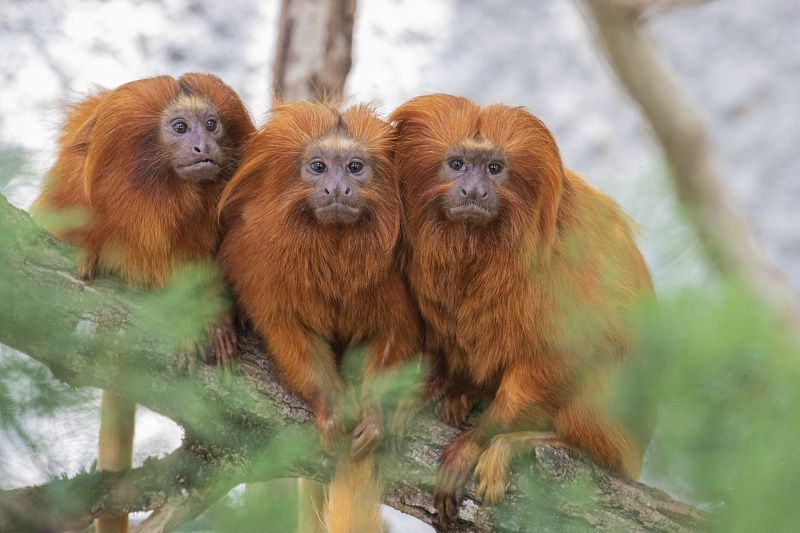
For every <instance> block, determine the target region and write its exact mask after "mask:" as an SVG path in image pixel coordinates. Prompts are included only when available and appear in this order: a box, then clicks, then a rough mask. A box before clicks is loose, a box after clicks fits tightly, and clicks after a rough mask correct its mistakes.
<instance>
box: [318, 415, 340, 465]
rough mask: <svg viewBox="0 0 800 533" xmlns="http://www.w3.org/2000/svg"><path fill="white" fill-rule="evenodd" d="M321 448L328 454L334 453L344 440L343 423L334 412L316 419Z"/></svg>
mask: <svg viewBox="0 0 800 533" xmlns="http://www.w3.org/2000/svg"><path fill="white" fill-rule="evenodd" d="M317 429H318V430H319V435H320V440H321V442H322V449H323V451H324V452H325V453H326V454H328V455H336V454H337V450H340V449H341V446H342V441H343V440H344V439H343V437H344V433H345V432H344V423H343V422H342V419H341V418H340V417H339V415H337V414H336V413H332V414H330V415H328V416H325V417H324V418H321V419H318V420H317Z"/></svg>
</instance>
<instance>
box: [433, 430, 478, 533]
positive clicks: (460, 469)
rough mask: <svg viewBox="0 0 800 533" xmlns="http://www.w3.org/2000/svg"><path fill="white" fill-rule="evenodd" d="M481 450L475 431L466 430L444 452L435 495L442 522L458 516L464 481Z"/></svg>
mask: <svg viewBox="0 0 800 533" xmlns="http://www.w3.org/2000/svg"><path fill="white" fill-rule="evenodd" d="M480 452H481V449H480V445H479V444H478V441H477V439H476V436H475V435H474V433H473V432H472V431H465V432H464V433H462V434H461V435H460V436H459V437H458V438H457V439H456V440H455V441H454V442H453V443H452V444H451V445H450V447H449V448H448V449H447V451H446V452H445V453H444V456H443V457H442V466H441V467H440V468H439V474H438V476H437V480H436V491H435V492H434V495H433V501H434V505H435V506H436V512H437V514H438V516H439V521H440V522H441V523H445V522H446V521H447V520H453V519H455V518H456V517H457V516H458V501H459V500H460V499H461V493H462V491H463V488H464V483H466V482H467V478H468V477H469V474H470V472H471V471H472V467H473V466H474V465H475V461H476V460H477V458H478V455H480Z"/></svg>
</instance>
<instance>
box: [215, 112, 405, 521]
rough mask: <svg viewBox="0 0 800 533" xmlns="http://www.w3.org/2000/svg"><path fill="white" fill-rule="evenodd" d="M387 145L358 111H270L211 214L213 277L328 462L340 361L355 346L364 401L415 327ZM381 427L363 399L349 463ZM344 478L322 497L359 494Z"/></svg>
mask: <svg viewBox="0 0 800 533" xmlns="http://www.w3.org/2000/svg"><path fill="white" fill-rule="evenodd" d="M393 142H394V132H393V130H392V128H391V126H389V125H388V124H387V123H386V122H384V121H382V120H380V119H379V118H378V117H377V116H376V115H375V113H374V111H373V110H372V109H370V108H369V107H367V106H363V105H362V106H354V107H350V108H348V109H340V108H339V107H338V106H334V105H327V104H319V103H310V102H296V103H285V104H279V105H277V106H276V107H275V108H274V109H273V110H272V114H271V118H270V119H269V120H268V122H267V123H266V124H265V125H264V126H263V127H262V128H261V129H260V130H259V132H258V133H257V134H256V136H255V137H253V139H252V141H251V142H250V143H248V145H247V148H246V150H245V153H244V155H243V159H242V165H241V167H240V168H239V170H238V171H237V172H236V174H235V175H234V176H233V178H232V179H231V181H230V183H229V184H228V186H227V187H226V189H225V192H224V193H223V196H222V200H221V201H220V209H221V210H222V213H223V218H224V219H225V220H226V221H228V222H227V224H228V226H229V229H228V230H227V233H226V236H225V238H224V242H223V244H222V248H221V250H220V254H219V258H220V264H221V266H222V269H223V273H224V274H225V277H226V278H227V279H228V280H229V282H230V283H231V285H232V286H233V288H234V290H235V292H236V294H237V298H238V303H239V305H240V307H241V309H242V310H243V311H244V313H245V314H246V316H247V317H248V318H249V319H250V320H251V321H252V323H253V324H254V326H255V327H256V329H257V330H258V331H259V333H260V334H261V335H262V336H263V338H264V340H265V341H266V345H267V348H268V352H269V354H270V355H271V357H272V358H273V359H274V361H275V363H276V366H277V369H278V371H279V374H280V376H281V377H282V378H283V380H284V382H285V383H286V385H287V386H288V387H289V388H290V389H291V390H292V391H293V392H295V393H296V394H298V395H299V396H300V397H302V398H303V399H304V400H306V401H307V402H308V404H309V405H310V407H311V409H312V411H313V415H314V421H315V423H316V425H317V427H318V429H319V431H320V434H321V436H322V441H323V444H324V445H325V447H326V448H327V449H328V450H332V449H335V448H337V446H336V442H337V441H339V440H341V436H342V434H343V420H342V415H341V413H340V412H339V408H338V407H337V403H336V398H337V395H338V394H339V393H340V392H341V390H342V385H341V380H340V377H339V373H338V366H339V363H340V362H341V359H342V355H343V353H344V351H345V349H346V348H347V347H348V346H349V345H352V344H354V343H365V344H366V346H367V356H366V362H365V368H364V380H365V382H366V384H367V385H366V386H365V387H364V390H366V391H369V386H368V384H369V382H370V381H371V380H373V378H375V377H376V375H377V374H378V373H380V372H382V371H388V370H392V369H395V368H397V367H398V366H399V365H400V364H401V363H403V362H404V361H406V360H408V359H409V358H410V357H411V356H412V355H414V354H415V353H416V351H417V349H418V346H419V319H418V315H417V312H416V309H415V307H414V304H413V302H412V300H411V297H410V294H409V292H408V289H407V287H406V285H405V283H404V281H403V278H402V276H401V275H400V273H399V268H398V266H397V262H398V257H397V256H398V245H399V237H400V225H401V205H400V194H399V190H398V185H397V180H396V177H395V173H394V167H393V161H392V155H393ZM383 428H384V423H383V415H382V413H381V409H380V405H379V402H378V399H377V398H374V397H371V395H370V393H369V392H366V393H365V394H362V397H361V413H360V417H359V420H358V422H357V423H356V425H355V428H354V429H353V431H352V440H351V442H350V446H349V448H350V453H349V455H351V456H352V457H353V458H354V459H355V460H360V459H362V458H364V457H366V456H368V454H369V452H370V451H371V450H372V449H373V448H374V447H375V446H376V445H377V444H378V442H379V441H380V438H381V436H382V434H383V432H384V429H383ZM366 460H370V459H369V458H367V459H366ZM344 461H350V459H346V460H344ZM342 465H343V463H340V471H341V470H342ZM351 466H352V467H351V468H346V469H345V470H347V472H346V474H347V475H344V474H341V475H340V474H337V475H336V476H335V479H334V482H333V483H332V487H333V488H332V489H331V490H332V492H335V493H337V494H342V496H345V497H350V496H355V494H353V493H354V492H357V491H358V489H361V490H362V491H363V490H364V489H365V488H366V487H365V486H360V487H359V486H355V487H353V486H352V485H350V482H347V483H343V482H341V480H342V479H354V478H353V472H354V471H355V469H360V470H361V471H362V472H368V473H369V472H371V469H370V468H363V464H359V465H357V464H355V463H354V465H351ZM370 475H371V474H370ZM337 480H339V481H338V482H337ZM353 483H355V482H353ZM361 483H367V482H361ZM346 486H350V487H351V490H347V489H346V488H345V487H346ZM342 489H344V490H342ZM373 496H375V495H373ZM332 499H336V498H335V497H333V496H332ZM348 505H350V504H344V503H342V504H341V505H339V504H338V503H337V502H333V503H331V504H330V508H329V512H328V513H327V519H326V520H327V524H328V527H330V528H331V530H334V531H342V530H344V529H346V527H347V526H344V525H343V524H345V523H347V522H349V520H347V519H345V518H344V517H343V513H345V512H347V511H346V509H347V508H348V507H347V506H348ZM356 507H363V505H356ZM337 513H338V514H337ZM375 517H377V514H375ZM375 520H377V518H375ZM365 523H367V524H369V523H371V524H372V526H370V527H369V529H375V528H376V527H377V526H376V524H375V521H374V520H372V521H370V520H366V521H365V522H362V526H361V527H367V526H365V525H364V524H365ZM373 526H374V527H373ZM362 530H363V529H362Z"/></svg>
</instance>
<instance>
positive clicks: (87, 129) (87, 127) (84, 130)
mask: <svg viewBox="0 0 800 533" xmlns="http://www.w3.org/2000/svg"><path fill="white" fill-rule="evenodd" d="M95 124H97V112H94V113H92V116H91V117H89V118H88V119H87V120H86V122H84V123H83V124H81V125H80V127H78V129H76V130H75V131H74V132H73V133H72V135H71V136H70V138H69V140H68V145H67V146H68V147H69V149H70V150H75V151H86V150H87V149H88V148H89V139H90V138H91V136H92V131H93V130H94V126H95Z"/></svg>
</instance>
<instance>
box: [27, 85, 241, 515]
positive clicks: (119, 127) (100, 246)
mask: <svg viewBox="0 0 800 533" xmlns="http://www.w3.org/2000/svg"><path fill="white" fill-rule="evenodd" d="M254 131H255V127H254V125H253V123H252V121H251V119H250V117H249V115H248V113H247V111H246V110H245V107H244V105H243V104H242V101H241V100H240V99H239V97H238V96H237V95H236V93H235V92H234V91H233V90H232V89H231V88H230V87H228V86H227V85H225V84H224V83H223V82H222V81H221V80H220V79H219V78H217V77H216V76H212V75H210V74H196V73H191V74H185V75H183V76H181V77H180V78H178V79H175V78H172V77H169V76H159V77H155V78H149V79H143V80H138V81H134V82H131V83H127V84H125V85H122V86H120V87H119V88H117V89H114V90H104V91H100V92H98V93H97V94H95V95H93V96H90V97H88V98H86V99H85V100H83V101H81V102H79V103H77V104H76V105H75V106H74V107H72V108H71V109H70V111H69V113H68V115H67V120H66V123H65V124H64V126H63V128H62V131H61V137H60V141H59V153H58V159H57V161H56V163H55V165H54V166H53V168H52V169H51V170H50V172H49V174H48V176H47V180H46V183H45V185H44V190H43V191H42V193H41V195H40V196H39V198H38V199H37V200H36V202H35V203H34V205H33V206H32V209H31V211H32V212H33V214H34V216H35V217H36V218H38V219H39V220H40V221H41V222H42V223H43V224H44V225H45V226H46V227H47V229H49V230H50V231H51V232H52V233H54V234H55V235H56V236H57V237H59V238H60V239H62V240H65V241H67V242H69V243H71V244H74V245H75V246H77V247H78V250H79V270H80V273H81V276H82V277H83V278H84V279H85V280H87V281H91V280H92V279H93V278H94V276H95V274H96V273H104V272H108V273H115V274H118V275H119V276H120V277H121V278H122V279H123V280H124V281H127V282H130V283H134V284H140V285H145V286H149V287H161V286H163V285H164V284H165V283H166V282H167V281H168V280H169V279H170V276H171V275H172V273H173V271H174V270H175V269H176V268H178V267H180V266H182V265H186V264H189V263H192V262H196V261H208V260H210V259H211V258H212V257H213V254H214V252H215V250H216V248H217V246H218V243H219V239H220V229H219V224H218V222H217V216H216V208H217V202H218V200H219V197H220V194H221V193H222V190H223V188H224V186H225V182H226V180H227V179H229V178H230V177H231V175H232V174H233V172H234V170H235V169H236V166H237V165H238V162H239V152H240V148H241V146H242V144H243V142H244V140H245V139H246V138H247V137H248V136H249V135H250V134H251V133H253V132H254ZM67 210H79V211H83V212H84V214H85V215H86V218H87V222H86V223H85V224H84V225H81V226H80V227H77V228H71V229H65V228H60V227H59V226H58V225H57V224H55V223H54V222H53V218H52V217H50V216H48V214H52V213H53V212H58V211H67ZM222 325H223V326H224V327H218V328H216V331H215V332H214V335H213V339H212V342H213V344H214V352H215V355H216V357H217V359H218V361H222V362H227V361H228V360H229V359H230V358H231V357H233V355H234V353H233V352H234V348H235V342H236V339H235V334H234V332H233V329H232V327H231V326H230V324H228V323H222ZM134 412H135V404H133V403H131V402H130V401H129V400H127V399H125V398H121V397H119V396H117V395H115V394H113V393H110V392H107V391H105V392H103V397H102V403H101V425H100V447H99V448H100V450H99V457H98V469H100V470H123V469H126V468H129V467H130V465H131V452H132V444H133V426H134ZM97 529H98V531H125V530H126V529H127V516H106V517H102V518H100V519H98V521H97Z"/></svg>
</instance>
